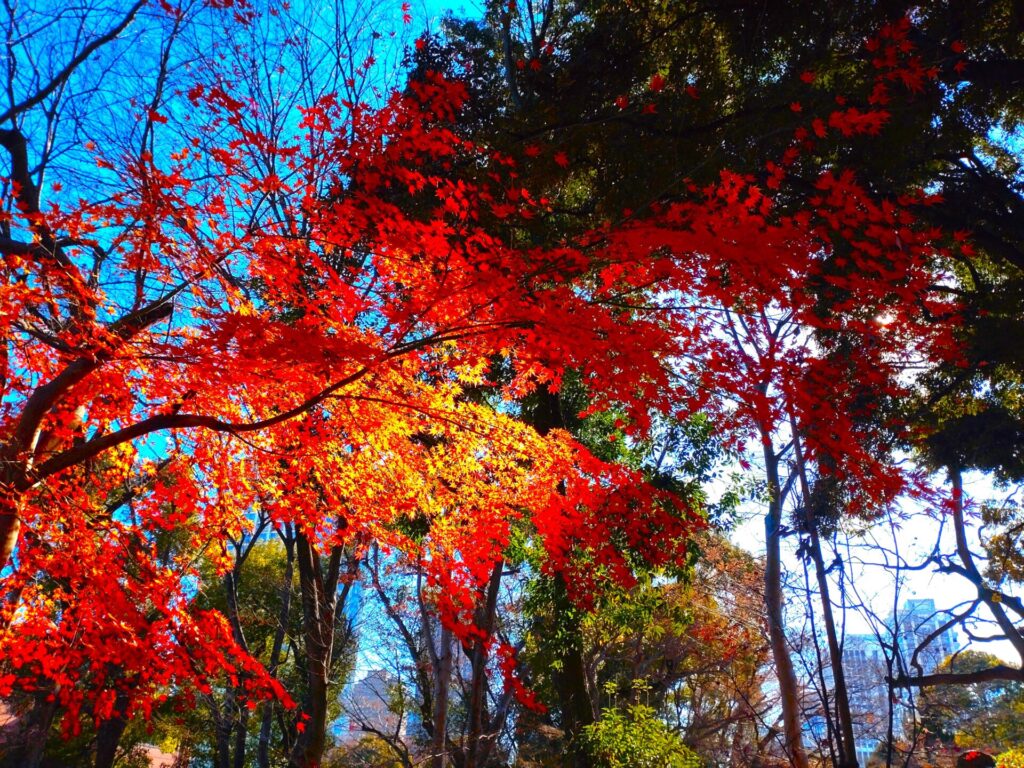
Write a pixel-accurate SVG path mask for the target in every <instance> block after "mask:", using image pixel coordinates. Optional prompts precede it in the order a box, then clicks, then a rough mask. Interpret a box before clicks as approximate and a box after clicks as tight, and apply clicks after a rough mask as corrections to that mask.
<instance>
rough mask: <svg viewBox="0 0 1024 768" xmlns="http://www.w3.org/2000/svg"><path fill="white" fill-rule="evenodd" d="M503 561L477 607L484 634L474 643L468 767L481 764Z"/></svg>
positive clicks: (480, 628)
mask: <svg viewBox="0 0 1024 768" xmlns="http://www.w3.org/2000/svg"><path fill="white" fill-rule="evenodd" d="M504 567H505V561H504V560H498V562H496V563H495V564H494V566H493V568H491V577H490V579H488V582H487V591H486V594H485V596H484V601H483V603H482V604H480V605H478V606H477V614H476V619H475V624H476V626H477V629H479V630H480V631H481V632H482V633H483V635H482V638H481V639H478V640H476V641H475V644H474V645H473V648H472V652H471V654H470V659H471V661H472V665H473V672H472V677H471V678H470V686H469V732H468V734H467V750H466V768H478V766H480V765H481V764H482V761H481V759H480V758H481V754H482V753H483V751H484V749H483V745H482V743H481V739H483V738H484V737H485V730H486V728H487V722H486V721H487V685H486V683H487V640H488V639H489V638H490V637H491V635H492V634H493V633H494V618H495V615H496V614H497V611H498V589H499V588H500V587H501V572H502V570H503V569H504Z"/></svg>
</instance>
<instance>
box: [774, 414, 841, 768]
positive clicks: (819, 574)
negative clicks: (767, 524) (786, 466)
mask: <svg viewBox="0 0 1024 768" xmlns="http://www.w3.org/2000/svg"><path fill="white" fill-rule="evenodd" d="M790 423H791V425H792V427H793V450H794V451H795V455H796V465H797V472H799V474H800V490H801V493H802V494H803V499H804V504H803V506H804V526H805V528H806V531H807V535H808V543H809V550H810V554H811V560H812V561H813V562H814V576H815V580H816V581H817V583H818V596H819V597H820V599H821V614H822V620H823V621H824V622H825V636H826V638H827V641H828V656H829V662H830V663H831V664H832V686H833V700H834V701H835V708H836V720H837V721H838V725H839V727H838V734H837V735H838V739H837V744H836V746H837V748H838V749H837V753H838V761H837V768H857V765H858V763H857V746H856V740H855V739H854V735H853V718H852V716H851V715H850V694H849V690H848V688H847V686H846V669H845V667H844V666H843V649H842V646H841V645H840V643H839V634H838V632H837V631H836V621H835V616H834V615H833V612H832V597H831V592H830V589H829V583H828V573H827V572H826V568H825V559H824V557H822V554H821V537H820V536H819V535H818V521H817V520H816V519H815V517H814V511H813V510H812V509H811V484H810V482H809V480H808V479H807V466H806V464H805V462H804V454H803V447H802V445H801V442H800V432H799V429H798V427H797V424H796V419H795V418H792V416H791V420H790Z"/></svg>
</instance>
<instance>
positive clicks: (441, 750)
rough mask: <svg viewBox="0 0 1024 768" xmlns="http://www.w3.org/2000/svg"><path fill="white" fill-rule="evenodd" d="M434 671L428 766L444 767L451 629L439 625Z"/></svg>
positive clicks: (449, 679) (434, 767)
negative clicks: (431, 729)
mask: <svg viewBox="0 0 1024 768" xmlns="http://www.w3.org/2000/svg"><path fill="white" fill-rule="evenodd" d="M439 640H440V642H439V648H438V650H437V664H436V671H435V673H434V681H433V682H434V716H433V718H432V719H433V723H432V727H433V729H434V732H433V735H432V736H431V740H430V768H444V764H445V762H446V761H445V752H446V751H447V746H448V744H447V736H448V692H449V690H450V688H451V678H452V631H451V630H450V629H448V627H445V626H443V625H442V626H441V632H440V638H439Z"/></svg>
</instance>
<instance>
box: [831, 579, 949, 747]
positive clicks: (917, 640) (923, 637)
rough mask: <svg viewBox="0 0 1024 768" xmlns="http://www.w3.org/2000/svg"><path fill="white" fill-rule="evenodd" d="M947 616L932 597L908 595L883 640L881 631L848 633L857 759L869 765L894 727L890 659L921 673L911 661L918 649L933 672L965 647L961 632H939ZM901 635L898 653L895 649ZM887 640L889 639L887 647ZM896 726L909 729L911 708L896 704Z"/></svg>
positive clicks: (924, 670) (846, 661) (924, 667)
mask: <svg viewBox="0 0 1024 768" xmlns="http://www.w3.org/2000/svg"><path fill="white" fill-rule="evenodd" d="M945 620H946V616H945V614H944V612H941V611H936V609H935V601H934V600H932V599H929V598H925V599H914V600H906V601H905V602H904V603H903V607H902V608H901V609H900V610H899V611H898V612H897V614H896V615H895V616H890V617H889V620H888V622H887V624H888V632H887V633H886V634H883V636H882V638H881V639H880V638H879V637H877V636H876V635H847V636H846V640H845V643H844V646H843V666H844V671H845V672H846V681H847V687H848V688H849V692H850V716H851V719H852V720H853V732H854V739H855V742H856V749H857V762H858V763H860V765H867V761H868V758H869V757H870V756H871V755H872V754H873V753H874V752H875V750H876V749H877V748H878V745H879V744H881V743H882V742H883V741H884V740H885V738H886V734H887V733H888V728H889V707H890V701H889V686H888V684H887V683H886V676H887V675H888V674H889V661H888V659H889V658H891V657H894V658H893V672H894V673H897V674H898V673H900V672H901V671H902V672H906V673H908V674H911V675H915V674H919V672H918V670H917V669H916V668H915V667H912V666H911V659H912V657H913V654H914V652H915V651H916V650H917V649H919V648H920V649H921V650H920V651H919V652H918V655H917V663H918V664H919V665H920V667H921V672H920V674H928V673H930V672H933V671H935V669H936V668H937V667H938V666H939V665H940V664H942V662H943V661H945V660H946V659H947V658H948V657H949V656H951V655H952V654H953V653H954V652H956V650H957V649H958V648H959V645H958V642H957V637H956V633H955V632H953V631H951V630H946V631H939V630H940V628H941V626H942V624H943V622H944V621H945ZM894 638H895V640H896V643H895V645H896V646H897V650H898V652H897V653H895V654H894V653H893V648H892V647H891V646H892V645H893V639H894ZM883 643H887V644H889V646H890V647H889V648H885V647H884V645H883ZM892 706H893V708H894V712H893V728H894V731H895V733H896V734H900V733H901V732H902V730H903V724H904V720H905V718H906V715H907V710H906V708H905V707H903V706H901V705H900V704H898V703H895V702H894V703H892Z"/></svg>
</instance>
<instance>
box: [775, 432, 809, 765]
mask: <svg viewBox="0 0 1024 768" xmlns="http://www.w3.org/2000/svg"><path fill="white" fill-rule="evenodd" d="M764 464H765V473H766V475H767V479H768V493H769V501H768V514H767V515H765V518H764V533H765V567H764V603H765V614H766V618H767V620H768V639H769V641H770V643H771V649H772V658H773V660H774V661H775V674H776V675H777V676H778V680H779V699H780V703H781V706H782V726H783V747H784V749H785V751H786V757H787V758H789V761H790V763H791V764H792V765H793V767H794V768H809V764H808V762H807V754H806V752H804V742H803V734H802V732H801V722H800V720H801V717H800V688H799V685H798V683H797V679H796V672H795V670H794V669H793V659H792V657H791V656H790V652H789V642H788V641H787V639H786V626H785V623H784V621H783V615H782V605H783V595H782V532H781V528H782V486H781V484H780V483H779V458H778V456H776V455H775V453H774V452H773V451H772V448H771V445H765V446H764Z"/></svg>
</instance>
